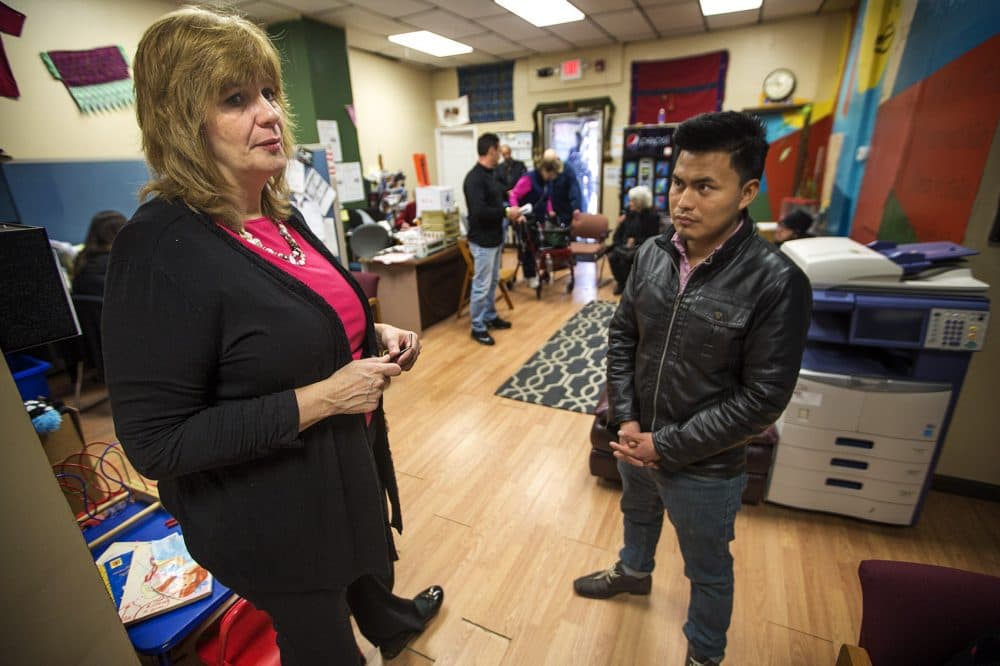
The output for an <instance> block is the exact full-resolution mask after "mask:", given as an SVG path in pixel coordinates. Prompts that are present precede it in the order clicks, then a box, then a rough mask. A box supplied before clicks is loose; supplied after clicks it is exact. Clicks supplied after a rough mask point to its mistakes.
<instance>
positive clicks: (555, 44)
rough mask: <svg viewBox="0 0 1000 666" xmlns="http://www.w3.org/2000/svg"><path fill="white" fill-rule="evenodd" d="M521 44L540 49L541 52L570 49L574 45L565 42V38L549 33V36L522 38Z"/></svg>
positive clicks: (534, 49) (536, 49)
mask: <svg viewBox="0 0 1000 666" xmlns="http://www.w3.org/2000/svg"><path fill="white" fill-rule="evenodd" d="M521 45H522V46H526V47H527V48H529V49H531V50H533V51H538V52H540V53H554V52H556V51H569V50H570V49H571V48H573V45H572V44H570V43H568V42H564V41H563V40H561V39H559V38H557V37H553V36H552V35H549V36H548V37H541V38H536V39H524V40H521Z"/></svg>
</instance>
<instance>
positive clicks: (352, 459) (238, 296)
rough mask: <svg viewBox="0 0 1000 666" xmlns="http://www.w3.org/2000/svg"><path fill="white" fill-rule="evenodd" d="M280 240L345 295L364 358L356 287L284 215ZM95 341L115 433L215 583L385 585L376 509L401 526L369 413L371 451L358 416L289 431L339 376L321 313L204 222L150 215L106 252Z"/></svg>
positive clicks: (379, 430) (162, 206) (385, 549)
mask: <svg viewBox="0 0 1000 666" xmlns="http://www.w3.org/2000/svg"><path fill="white" fill-rule="evenodd" d="M288 224H290V225H291V226H292V227H294V228H295V229H296V230H297V231H298V232H299V233H300V234H302V236H303V237H304V238H305V239H306V240H307V241H308V244H309V246H310V247H306V248H303V249H304V250H305V251H306V254H307V255H308V256H310V257H311V256H315V254H316V253H317V252H319V253H321V254H323V255H324V256H326V258H327V260H329V261H330V263H332V264H333V265H334V266H335V267H336V269H337V270H338V271H340V272H341V273H342V274H343V275H344V277H345V278H346V279H347V281H348V284H350V285H352V286H353V287H354V291H355V292H356V294H357V296H358V298H359V299H360V300H361V302H362V303H363V304H364V307H365V312H366V318H367V334H366V342H365V346H366V354H365V355H374V354H376V353H377V351H378V350H377V346H378V342H377V340H376V337H375V329H374V324H373V320H372V314H371V310H370V308H368V301H367V299H366V298H364V295H363V293H362V291H361V289H360V287H359V286H358V285H357V283H356V282H355V281H354V280H353V279H352V278H351V276H350V273H349V272H347V271H345V270H344V269H343V268H342V267H341V266H340V265H339V264H338V263H337V261H336V260H335V259H334V258H333V257H332V255H330V253H329V252H328V251H327V249H326V248H325V247H324V246H323V244H322V243H321V242H320V241H319V240H318V239H317V238H316V237H315V236H314V235H313V234H312V233H311V232H310V231H309V229H308V227H307V226H306V225H305V223H304V222H303V220H302V218H301V216H300V215H299V213H298V212H295V213H294V214H293V216H292V218H291V219H290V220H288ZM103 330H104V336H103V338H104V349H105V351H104V354H105V366H106V372H107V383H108V389H109V393H110V396H111V407H112V414H113V417H114V423H115V432H116V434H117V435H118V437H119V439H120V440H121V442H122V445H123V446H124V448H125V451H126V453H127V454H128V457H129V460H130V461H131V462H132V463H133V464H134V465H135V467H136V469H137V470H138V471H139V472H141V473H142V474H144V475H146V476H148V477H150V478H153V479H156V480H158V481H159V492H160V498H161V501H162V502H163V505H164V507H166V509H167V510H168V511H169V512H170V513H171V514H172V515H173V516H174V517H175V518H177V520H178V522H179V523H180V525H181V527H182V528H183V531H184V538H185V541H186V543H187V546H188V549H189V550H190V552H191V554H192V555H193V556H194V557H195V559H197V560H198V561H199V562H200V563H201V564H202V565H204V566H205V567H206V568H208V569H209V570H210V571H212V572H213V574H215V575H216V576H217V577H218V578H219V579H220V580H221V581H222V582H223V583H225V584H227V585H228V586H230V587H232V588H234V589H235V590H236V591H237V592H239V591H241V590H260V591H303V590H310V589H319V588H324V589H328V588H337V587H343V586H345V585H347V584H348V583H350V582H351V581H352V580H354V579H355V578H357V577H358V576H359V575H362V574H365V573H372V574H375V575H379V576H388V575H390V571H391V560H392V559H394V558H395V550H394V549H393V545H392V537H391V533H390V531H389V529H388V525H389V523H390V521H389V519H388V515H387V507H386V498H387V496H388V499H389V504H390V505H391V508H392V520H391V524H392V526H393V527H395V528H396V529H397V530H401V529H402V521H401V518H400V514H399V499H398V492H397V487H396V479H395V474H394V471H393V465H392V457H391V454H390V451H389V445H388V440H387V438H386V430H385V421H384V415H383V412H382V408H381V405H380V406H379V408H378V410H377V412H376V413H375V415H374V419H373V421H372V428H371V432H373V433H374V436H371V437H369V432H370V431H369V428H368V426H367V425H366V422H365V417H364V416H363V415H360V414H358V415H339V416H333V417H330V418H327V419H324V420H322V421H320V422H319V423H317V424H315V425H313V426H311V427H309V428H307V429H306V430H304V431H302V432H299V430H298V421H299V413H298V406H297V403H296V400H295V395H294V389H295V388H297V387H301V386H305V385H307V384H311V383H313V382H316V381H319V380H321V379H325V378H326V377H329V376H330V375H331V374H332V373H333V372H334V371H336V370H337V369H338V368H340V367H341V366H343V365H345V364H347V363H349V362H350V361H351V348H350V344H349V342H348V339H347V334H346V332H345V330H344V326H343V323H342V322H341V320H340V318H339V317H338V316H337V313H336V312H335V311H334V310H333V308H331V307H330V306H329V305H328V304H327V303H326V301H325V300H323V298H322V297H320V296H319V295H318V294H316V292H314V291H313V290H311V289H309V288H308V287H306V286H305V285H304V284H303V283H301V282H299V281H298V280H296V279H295V278H293V277H291V276H290V275H288V274H287V273H285V272H284V271H282V270H280V269H279V268H277V267H275V266H273V265H271V264H269V263H268V262H267V261H264V260H263V259H262V258H260V257H259V256H257V255H256V254H254V253H253V252H252V251H250V250H249V249H248V248H247V247H245V246H244V245H243V244H241V243H240V242H239V241H237V240H236V239H234V238H233V237H232V236H231V235H229V234H228V233H227V232H226V231H225V230H224V229H221V228H219V227H218V226H217V225H216V224H214V223H213V222H212V221H211V220H210V219H209V218H208V217H207V216H206V215H202V214H199V213H196V212H194V211H192V210H191V209H189V208H187V207H186V206H184V205H182V204H178V203H172V202H168V201H162V200H154V201H152V202H149V203H146V204H144V205H143V206H142V207H141V208H139V210H138V211H137V212H136V214H135V216H134V217H133V219H132V221H131V222H130V223H129V224H128V225H126V226H125V228H123V229H122V231H121V233H120V234H119V235H118V237H117V238H116V239H115V243H114V249H113V250H112V253H111V262H110V267H109V270H108V278H107V288H106V293H105V300H104V318H103Z"/></svg>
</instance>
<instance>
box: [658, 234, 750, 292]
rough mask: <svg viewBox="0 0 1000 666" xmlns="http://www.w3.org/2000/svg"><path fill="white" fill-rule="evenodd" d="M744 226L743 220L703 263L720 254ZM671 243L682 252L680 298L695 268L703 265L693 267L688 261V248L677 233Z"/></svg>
mask: <svg viewBox="0 0 1000 666" xmlns="http://www.w3.org/2000/svg"><path fill="white" fill-rule="evenodd" d="M742 226H743V220H740V223H739V224H737V225H736V228H735V229H733V230H732V232H731V233H730V234H729V235H728V236H726V237H725V238H723V239H722V240H721V241H720V242H719V244H718V245H716V246H715V249H714V250H712V254H710V255H708V256H707V257H705V259H704V260H702V262H701V263H705V261H708V259H710V258H711V257H712V255H713V254H715V253H716V252H718V251H719V248H720V247H722V246H723V245H725V244H726V241H727V240H729V239H730V238H732V237H733V234H735V233H736V232H737V231H739V230H740V228H741V227H742ZM670 242H671V243H673V244H674V247H676V248H677V251H678V252H680V254H681V265H680V266H679V267H678V270H679V271H680V278H681V288H680V289H678V290H677V295H678V296H680V295H681V294H683V293H684V290H685V289H686V288H687V284H688V280H689V279H691V273H693V272H694V269H695V268H698V266H701V264H698V266H692V265H691V262H690V261H688V255H687V247H686V246H685V245H684V241H682V240H681V237H680V236H679V235H678V234H677V232H676V231H675V232H674V235H673V236H671V237H670Z"/></svg>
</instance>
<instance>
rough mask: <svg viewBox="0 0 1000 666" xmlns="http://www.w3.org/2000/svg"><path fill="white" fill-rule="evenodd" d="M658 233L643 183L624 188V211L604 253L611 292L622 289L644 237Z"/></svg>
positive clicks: (655, 215)
mask: <svg viewBox="0 0 1000 666" xmlns="http://www.w3.org/2000/svg"><path fill="white" fill-rule="evenodd" d="M658 233H660V215H659V214H658V213H657V212H656V210H655V209H653V194H652V192H650V191H649V188H648V187H646V186H645V185H639V186H637V187H633V188H632V189H631V190H629V191H628V212H627V213H626V214H625V215H622V216H621V217H619V218H618V226H617V227H616V228H615V233H614V236H612V247H611V251H610V252H609V253H608V263H610V264H611V272H612V273H613V274H614V276H615V282H616V283H617V284H616V285H615V295H618V294H621V293H622V291H623V290H624V289H625V282H626V280H628V274H629V272H630V271H631V270H632V261H633V260H634V259H635V253H636V252H637V251H638V250H639V246H640V245H642V244H643V242H644V241H645V240H646V239H647V238H651V237H652V236H655V235H657V234H658Z"/></svg>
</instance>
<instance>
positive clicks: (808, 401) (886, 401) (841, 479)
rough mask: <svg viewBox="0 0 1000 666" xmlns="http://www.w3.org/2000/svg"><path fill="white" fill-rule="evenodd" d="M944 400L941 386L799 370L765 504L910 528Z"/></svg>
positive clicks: (947, 392) (947, 394)
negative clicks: (770, 503) (775, 504)
mask: <svg viewBox="0 0 1000 666" xmlns="http://www.w3.org/2000/svg"><path fill="white" fill-rule="evenodd" d="M950 400H951V386H950V385H948V384H936V383H925V382H907V381H896V380H888V379H885V380H878V379H868V378H859V377H850V376H846V375H834V374H826V373H819V372H813V371H810V370H802V371H801V373H800V375H799V381H798V383H797V385H796V388H795V394H794V396H793V397H792V400H791V402H790V403H789V405H788V408H787V409H786V410H785V413H784V414H783V415H782V417H781V419H780V420H779V422H778V429H779V432H780V433H781V436H780V439H779V443H778V446H777V453H776V456H775V461H774V467H773V469H772V471H771V481H770V485H769V488H768V494H767V499H768V501H770V502H775V503H777V504H784V505H787V506H794V507H799V508H805V509H814V510H817V511H827V512H831V513H839V514H844V515H849V516H855V517H857V518H864V519H867V520H873V521H877V522H884V523H893V524H898V525H909V524H911V523H912V522H913V516H914V512H915V510H916V507H917V504H918V503H919V501H920V497H921V493H922V490H923V487H924V483H925V481H926V480H927V475H928V473H929V472H930V465H931V462H932V460H933V458H934V451H935V448H936V446H937V441H938V439H939V437H940V434H941V428H942V426H943V424H944V419H945V417H946V415H947V412H948V403H949V401H950Z"/></svg>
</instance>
